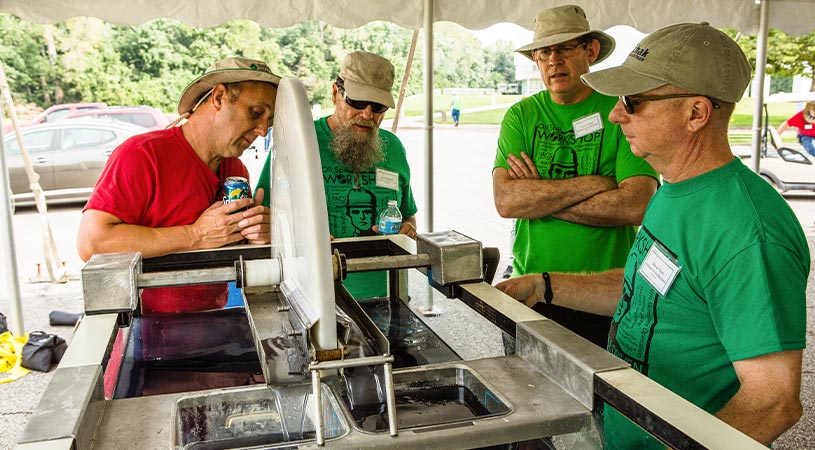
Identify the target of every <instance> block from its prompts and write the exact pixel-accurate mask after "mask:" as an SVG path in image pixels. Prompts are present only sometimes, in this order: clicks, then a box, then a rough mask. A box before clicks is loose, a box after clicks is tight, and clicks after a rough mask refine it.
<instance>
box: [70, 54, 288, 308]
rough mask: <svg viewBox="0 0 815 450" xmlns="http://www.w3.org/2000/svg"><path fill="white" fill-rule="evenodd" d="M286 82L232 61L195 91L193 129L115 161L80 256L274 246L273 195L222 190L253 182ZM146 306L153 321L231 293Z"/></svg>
mask: <svg viewBox="0 0 815 450" xmlns="http://www.w3.org/2000/svg"><path fill="white" fill-rule="evenodd" d="M279 81H280V78H279V77H278V76H277V75H275V74H274V73H272V71H271V70H270V69H269V66H267V65H266V64H265V63H264V62H262V61H256V60H251V59H245V58H227V59H224V60H222V61H218V62H216V63H215V64H214V65H212V66H210V67H209V68H207V70H206V71H205V73H204V74H203V75H202V76H200V77H198V78H197V79H196V80H194V81H193V82H192V83H190V85H189V86H187V88H186V89H185V90H184V92H183V93H182V94H181V98H180V99H179V102H178V113H179V114H180V115H181V119H186V122H185V123H184V124H183V125H181V126H180V127H173V128H168V129H166V130H158V131H152V132H148V133H144V134H141V135H138V136H134V137H133V138H131V139H129V140H127V141H125V142H124V143H123V144H122V145H120V146H119V147H118V148H117V149H116V150H115V151H114V152H113V154H112V155H111V156H110V159H109V160H108V162H107V164H106V165H105V170H104V171H103V172H102V175H101V177H100V179H99V181H98V182H97V184H96V188H95V189H94V192H93V194H92V195H91V198H90V199H89V200H88V203H87V205H85V208H84V210H83V215H82V221H81V222H80V226H79V236H78V239H77V246H78V250H79V255H80V257H81V258H82V259H83V260H86V261H87V260H88V259H89V258H90V257H91V256H92V255H93V254H95V253H112V252H136V251H138V252H141V253H142V256H143V257H145V258H151V257H155V256H162V255H166V254H168V253H173V252H178V251H186V250H196V249H211V248H216V247H221V246H224V245H227V244H231V243H234V242H238V241H242V240H244V239H246V240H248V242H250V243H255V244H264V243H269V242H270V233H269V208H268V207H265V206H262V205H261V204H260V202H261V201H262V197H263V193H261V192H258V198H257V203H256V202H255V199H252V198H246V199H241V200H237V201H234V202H231V203H226V204H224V203H223V201H222V195H223V194H222V189H223V184H224V180H225V179H226V178H227V177H230V176H240V177H244V178H248V176H249V172H248V171H247V169H246V167H245V166H244V165H243V163H242V162H241V161H240V160H239V159H238V157H239V156H240V155H241V154H242V153H243V151H244V150H245V149H246V148H248V147H249V146H250V145H251V143H252V141H254V140H255V138H257V137H258V136H263V135H265V134H266V130H267V129H268V127H269V125H270V123H271V121H272V117H273V115H274V104H275V97H276V94H277V84H278V83H279ZM242 209H244V210H243V211H239V210H242ZM141 300H142V302H141V306H142V312H145V313H149V312H177V311H198V310H207V309H215V308H220V307H223V306H224V305H225V304H226V300H227V286H226V284H205V285H195V286H184V287H183V288H181V287H173V288H154V289H148V290H145V291H144V292H143V293H142V297H141Z"/></svg>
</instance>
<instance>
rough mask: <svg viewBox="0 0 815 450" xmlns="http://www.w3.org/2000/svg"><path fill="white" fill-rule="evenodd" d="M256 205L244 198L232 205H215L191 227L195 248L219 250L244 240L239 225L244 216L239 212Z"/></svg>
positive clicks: (231, 203)
mask: <svg viewBox="0 0 815 450" xmlns="http://www.w3.org/2000/svg"><path fill="white" fill-rule="evenodd" d="M254 203H255V201H254V200H253V199H251V198H242V199H240V200H235V201H233V202H230V203H222V202H220V201H218V202H215V203H213V204H212V205H211V206H210V207H209V208H207V209H206V210H205V211H204V212H203V213H201V216H199V217H198V220H196V221H195V223H193V224H192V225H191V227H192V230H193V235H194V236H195V244H194V245H193V248H196V249H209V248H218V247H223V246H224V245H228V244H232V243H235V242H239V241H241V240H243V239H244V236H243V234H241V227H240V226H239V225H238V223H239V222H241V220H243V215H242V214H241V213H239V212H237V211H238V210H239V209H243V208H247V207H250V206H252V205H253V204H254ZM253 209H254V208H253ZM243 212H244V213H246V212H248V211H243Z"/></svg>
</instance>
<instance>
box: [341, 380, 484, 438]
mask: <svg viewBox="0 0 815 450" xmlns="http://www.w3.org/2000/svg"><path fill="white" fill-rule="evenodd" d="M488 414H489V411H487V409H486V408H485V407H484V406H483V405H482V404H481V403H480V402H479V401H478V399H477V398H476V397H475V395H474V394H473V393H472V392H471V391H470V390H469V389H467V388H466V387H464V386H441V387H435V388H423V389H421V390H415V391H402V392H396V417H397V420H398V421H399V422H398V426H399V429H404V428H409V427H419V426H425V425H434V424H439V423H448V422H455V421H459V420H466V419H472V418H475V417H481V416H485V415H488ZM351 415H352V416H353V418H354V421H356V423H357V425H358V426H359V427H360V428H362V429H363V430H365V431H387V430H388V412H387V409H386V406H385V404H379V405H372V406H367V407H357V408H354V409H351Z"/></svg>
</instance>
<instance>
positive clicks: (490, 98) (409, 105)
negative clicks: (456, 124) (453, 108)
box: [385, 94, 521, 124]
mask: <svg viewBox="0 0 815 450" xmlns="http://www.w3.org/2000/svg"><path fill="white" fill-rule="evenodd" d="M451 98H452V96H450V95H435V96H433V109H434V110H436V111H442V110H443V111H450V99H451ZM520 99H521V96H520V95H498V94H496V95H462V96H461V108H462V109H463V110H466V109H468V108H478V107H481V106H488V105H507V108H509V106H510V105H512V104H513V103H515V102H517V101H518V100H520ZM402 110H403V111H404V115H405V116H421V115H423V114H424V95H421V94H420V95H412V96H410V97H406V98H405V101H404V103H403V104H402ZM499 111H501V113H500V117H499V118H498V121H497V122H494V123H496V124H498V123H501V117H503V116H504V112H506V108H501V109H499ZM385 118H386V119H392V118H393V110H388V112H387V113H385ZM463 119H464V114H462V123H493V122H464V120H463ZM448 120H449V119H448Z"/></svg>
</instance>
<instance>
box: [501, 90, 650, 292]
mask: <svg viewBox="0 0 815 450" xmlns="http://www.w3.org/2000/svg"><path fill="white" fill-rule="evenodd" d="M616 102H617V99H616V98H615V97H609V96H606V95H602V94H599V93H597V92H594V93H592V94H591V95H590V96H589V97H588V98H587V99H586V100H584V101H582V102H580V103H578V104H574V105H559V104H557V103H555V102H554V101H552V99H551V95H550V93H549V92H548V91H542V92H539V93H537V94H535V95H533V96H532V97H529V98H527V99H525V100H522V101H520V102H518V103H516V104H515V105H513V106H512V107H511V108H509V110H508V111H507V113H506V115H505V116H504V120H503V121H502V122H501V132H500V134H499V136H498V152H497V155H496V157H495V164H494V167H496V168H497V167H502V168H505V169H508V168H509V165H508V164H507V156H508V155H509V154H510V153H512V154H515V155H520V153H521V152H522V151H524V152H526V153H527V154H528V155H529V156H530V158H532V160H533V161H534V162H535V165H536V166H537V168H538V173H539V174H540V177H541V178H544V179H566V178H573V177H578V176H583V175H602V176H608V177H615V178H616V180H617V182H620V181H622V180H624V179H626V178H628V177H632V176H635V175H647V176H651V177H654V178H656V177H657V174H656V172H655V171H654V169H652V168H651V166H650V165H649V164H648V163H647V162H645V160H644V159H642V158H639V157H637V156H635V155H634V154H632V153H631V147H630V146H629V145H628V141H626V140H625V136H624V135H623V133H622V130H621V129H620V126H619V125H616V124H613V123H611V122H609V121H608V114H609V112H610V111H611V109H612V108H614V105H615V103H616ZM596 114H599V116H600V117H599V118H600V119H601V120H602V128H601V129H599V130H595V131H592V132H590V133H589V134H587V135H585V136H581V137H579V138H576V137H575V133H574V121H575V120H578V119H581V118H586V117H589V116H592V115H596ZM519 157H520V156H519ZM635 234H636V228H635V227H632V226H628V227H614V228H599V227H592V226H587V225H581V224H576V223H572V222H567V221H564V220H560V219H556V218H554V217H542V218H539V219H517V220H516V221H515V243H514V245H513V248H512V253H513V255H514V256H515V260H514V263H513V264H514V273H513V275H514V276H520V275H525V274H528V273H536V272H546V271H556V272H598V271H603V270H606V269H610V268H615V267H623V265H624V264H625V258H626V255H628V250H629V249H630V248H631V244H632V243H633V242H634V236H635Z"/></svg>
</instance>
